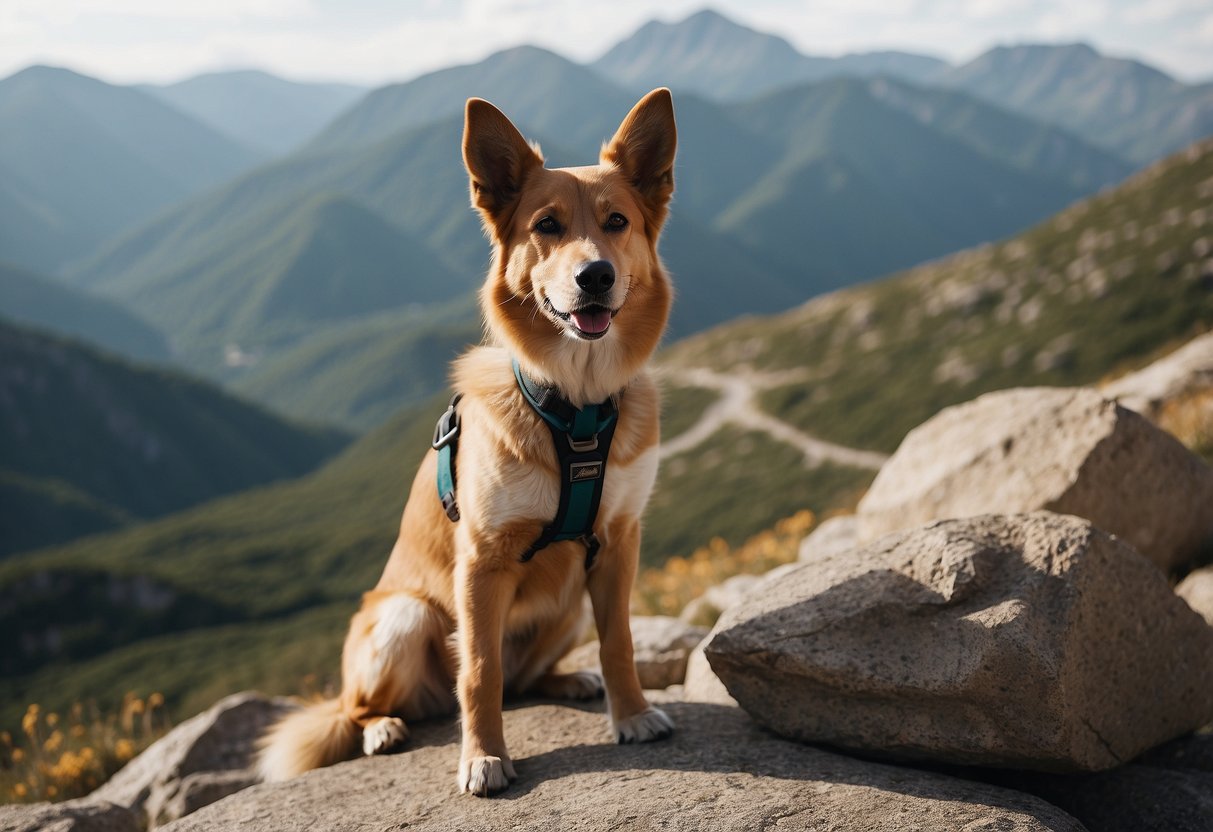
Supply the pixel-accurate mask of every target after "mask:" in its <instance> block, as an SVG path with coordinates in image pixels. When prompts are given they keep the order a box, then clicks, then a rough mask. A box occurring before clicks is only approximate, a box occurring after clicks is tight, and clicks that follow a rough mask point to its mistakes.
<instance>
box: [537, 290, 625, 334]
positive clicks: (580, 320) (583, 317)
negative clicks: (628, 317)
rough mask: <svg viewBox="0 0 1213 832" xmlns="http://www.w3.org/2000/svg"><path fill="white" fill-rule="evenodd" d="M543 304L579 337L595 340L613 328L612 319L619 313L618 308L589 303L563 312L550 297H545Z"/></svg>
mask: <svg viewBox="0 0 1213 832" xmlns="http://www.w3.org/2000/svg"><path fill="white" fill-rule="evenodd" d="M543 305H544V307H546V308H547V310H548V311H549V312H551V313H552V314H553V315H555V316H556V317H557V318H559V319H560V320H561V321H564V323H565V324H566V325H567V326H568V327H569V328H570V329H572V330H573V334H575V335H576V336H577V337H578V338H584V339H586V340H587V341H594V340H597V339H598V338H601V337H602V336H604V335H606V333H607V330H608V329H610V328H611V319H612V318H614V317H615V316H616V315H618V314H619V310H618V309H611V308H609V307H606V306H602V305H600V304H596V303H595V304H589V305H588V306H582V307H580V308H579V309H573V310H570V311H568V312H561V311H560V310H559V309H557V308H556V307H555V306H553V305H552V301H551V300H550V299H549V298H544V299H543Z"/></svg>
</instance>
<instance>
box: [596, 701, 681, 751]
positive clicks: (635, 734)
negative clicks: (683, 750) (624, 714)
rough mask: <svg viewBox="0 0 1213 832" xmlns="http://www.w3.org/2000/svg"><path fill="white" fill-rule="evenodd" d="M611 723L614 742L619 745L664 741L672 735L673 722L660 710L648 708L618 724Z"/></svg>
mask: <svg viewBox="0 0 1213 832" xmlns="http://www.w3.org/2000/svg"><path fill="white" fill-rule="evenodd" d="M611 722H612V727H613V728H614V729H615V741H616V742H618V743H619V744H620V745H623V744H624V743H632V742H653V741H654V740H664V739H665V738H666V737H668V736H670V735H671V734H673V733H674V721H673V720H672V719H670V718H669V717H668V716H666V714H665V711H663V710H661V709H660V708H654V707H652V706H649V707H648V708H646V709H645V710H643V711H641V712H640V713H638V714H636V715H635V716H630V717H628V718H627V719H623V720H620V721H619V722H615V721H614V720H612V721H611Z"/></svg>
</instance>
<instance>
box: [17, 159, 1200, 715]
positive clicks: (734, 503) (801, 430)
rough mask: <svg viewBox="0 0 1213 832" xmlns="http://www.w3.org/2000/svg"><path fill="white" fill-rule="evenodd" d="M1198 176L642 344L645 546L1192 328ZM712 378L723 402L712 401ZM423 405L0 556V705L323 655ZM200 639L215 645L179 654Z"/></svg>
mask: <svg viewBox="0 0 1213 832" xmlns="http://www.w3.org/2000/svg"><path fill="white" fill-rule="evenodd" d="M1211 188H1213V141H1209V142H1205V143H1203V144H1201V145H1198V146H1196V147H1194V148H1192V149H1191V150H1190V151H1188V152H1185V153H1183V154H1180V155H1178V156H1176V157H1173V158H1171V159H1168V160H1167V161H1166V162H1164V163H1162V164H1160V165H1158V166H1156V167H1154V168H1151V169H1150V170H1148V171H1145V172H1143V173H1142V174H1139V175H1138V176H1136V177H1134V178H1133V179H1131V180H1129V181H1128V182H1126V183H1125V184H1124V185H1122V186H1121V187H1119V188H1117V189H1115V190H1111V191H1108V192H1106V193H1103V194H1101V195H1099V196H1097V197H1094V198H1092V199H1090V200H1087V201H1086V202H1083V203H1080V204H1078V205H1076V206H1074V207H1072V208H1070V209H1068V210H1067V211H1065V212H1063V213H1061V214H1059V215H1057V216H1056V217H1054V218H1053V219H1051V220H1048V221H1047V222H1045V223H1042V224H1039V225H1038V226H1036V227H1035V228H1033V229H1031V230H1029V231H1027V232H1025V233H1024V234H1022V235H1019V236H1018V237H1016V238H1013V239H1011V240H1007V241H1005V242H1003V243H999V244H997V245H990V246H984V247H982V248H978V249H974V250H972V251H968V252H964V253H962V254H959V255H956V256H954V257H951V258H948V259H946V260H942V261H939V262H937V263H932V264H928V265H925V266H922V267H920V268H918V269H915V270H912V271H910V272H906V273H903V274H900V275H896V276H894V277H891V278H888V279H886V280H882V281H878V282H875V283H871V284H867V285H864V286H859V287H854V288H851V289H846V290H842V291H839V292H836V293H834V294H832V295H829V296H826V297H823V298H819V299H816V300H813V301H811V302H809V303H807V304H805V305H804V306H801V307H799V308H797V309H794V310H791V311H789V312H786V313H784V314H782V315H778V316H774V317H766V318H752V319H749V320H742V321H738V322H735V323H731V324H727V325H724V326H720V327H717V328H715V329H713V330H710V331H708V332H705V333H703V334H701V335H698V336H695V337H692V338H689V339H686V340H684V341H682V342H680V343H678V344H675V345H673V346H672V347H671V348H669V349H668V350H667V351H665V352H664V353H663V354H662V356H661V359H660V362H659V365H660V370H661V374H662V378H663V381H664V384H665V386H666V388H667V395H666V402H665V408H664V410H665V414H666V415H665V417H664V426H663V429H664V435H665V444H666V447H667V455H666V458H665V459H664V460H663V465H662V470H661V474H660V479H659V483H658V489H657V492H656V494H655V496H654V499H653V501H652V503H651V505H650V510H649V512H648V515H647V517H646V524H645V543H644V549H643V553H642V557H643V560H644V562H645V563H646V564H650V565H652V564H658V563H661V562H663V561H664V560H665V559H667V558H668V557H669V556H671V555H674V554H686V553H689V552H690V551H692V550H693V549H694V548H695V547H697V546H700V545H702V544H704V543H706V542H707V541H708V540H709V539H710V538H711V537H712V536H713V535H716V534H721V535H722V536H724V537H725V538H726V539H728V540H730V541H732V542H734V543H736V542H740V541H741V540H744V539H745V538H746V537H747V536H748V535H749V534H751V533H753V532H755V531H757V530H759V529H763V528H767V527H770V526H771V525H772V524H773V523H774V521H775V520H776V519H778V518H779V517H783V516H787V515H789V514H791V513H793V512H794V511H796V510H798V509H801V508H804V507H806V506H807V507H811V508H813V509H814V510H815V511H817V512H818V513H819V514H822V513H825V512H828V511H829V510H830V509H831V508H838V507H843V506H846V505H847V504H848V503H853V502H854V500H855V499H856V497H857V496H858V493H859V492H860V491H861V490H862V489H863V488H864V487H865V486H866V485H867V483H868V482H869V481H870V479H871V477H872V475H873V469H872V464H873V463H871V462H870V461H868V460H869V459H871V455H865V454H856V453H855V452H854V451H852V450H851V449H852V448H858V449H873V450H876V451H889V450H892V449H893V448H894V447H895V446H896V444H897V443H898V441H899V440H900V438H901V437H902V435H904V433H905V432H906V431H907V430H908V429H909V428H911V427H913V426H914V425H916V424H918V423H920V422H921V421H923V419H925V418H926V417H927V416H929V415H931V414H933V413H934V412H936V411H937V410H938V409H939V408H941V407H943V406H946V405H948V404H952V403H955V402H958V401H961V400H964V399H968V398H971V397H973V396H975V395H977V394H979V393H981V392H983V391H985V390H990V389H995V388H999V387H1006V386H1012V385H1020V384H1076V383H1086V382H1093V381H1096V380H1099V379H1100V378H1103V377H1105V376H1106V375H1108V374H1110V373H1113V372H1117V371H1123V370H1128V369H1131V368H1133V367H1137V366H1141V365H1143V364H1145V363H1147V362H1148V361H1150V360H1151V359H1152V358H1153V357H1154V356H1155V355H1156V354H1158V353H1159V352H1161V351H1163V350H1164V349H1166V348H1167V347H1168V346H1171V345H1173V344H1175V343H1176V342H1178V341H1181V340H1183V339H1185V338H1186V337H1187V336H1190V335H1191V334H1193V333H1195V332H1199V331H1202V330H1204V329H1208V328H1210V327H1213V262H1210V260H1211V257H1213V248H1210V245H1211V244H1210V242H1209V241H1210V239H1211V237H1213V216H1211V215H1210V214H1209V212H1208V208H1207V206H1208V204H1209V201H1210V197H1211V196H1213V190H1210V189H1211ZM737 391H740V393H741V395H740V398H738V397H737V395H736V394H737ZM726 400H731V401H734V403H735V404H736V405H737V406H734V407H727V408H724V410H723V411H715V410H714V408H715V406H716V405H717V404H719V403H721V402H725V401H726ZM747 403H748V406H749V407H751V408H752V409H747ZM443 404H444V401H443V397H442V396H439V397H436V398H434V399H432V400H430V401H429V402H428V403H427V404H425V405H423V406H420V407H418V408H416V409H414V410H411V411H406V412H403V413H401V414H399V415H398V416H396V417H395V418H393V419H392V420H390V421H389V422H388V423H387V424H385V425H384V426H383V427H382V428H380V429H378V430H376V431H373V432H371V433H369V434H368V435H367V436H366V437H364V438H363V439H362V440H360V441H359V442H358V443H356V444H355V445H353V446H352V447H350V448H349V449H348V450H347V451H346V452H345V453H344V454H342V455H341V456H340V457H338V458H337V459H335V460H333V461H332V462H331V463H329V464H328V465H327V466H325V467H324V468H323V469H321V470H319V471H317V472H315V473H313V474H311V475H309V476H307V477H304V478H302V479H300V480H297V481H294V482H289V483H282V484H278V485H273V486H270V487H267V488H263V489H260V490H257V491H254V492H250V493H245V494H240V495H237V496H233V497H229V498H225V499H221V500H218V501H215V502H213V503H210V504H207V505H204V506H200V507H197V508H194V509H191V510H189V511H186V512H182V513H179V514H176V515H173V516H171V517H168V518H165V519H162V520H159V521H156V522H154V523H150V524H147V525H144V526H141V527H138V528H134V529H130V530H126V531H121V532H117V533H114V534H110V535H106V536H102V537H94V538H90V539H89V540H88V541H87V542H86V543H79V544H76V545H72V546H67V547H62V548H59V549H55V550H48V551H42V552H38V553H33V554H30V555H27V556H22V557H18V558H15V559H11V560H10V561H9V562H8V563H7V564H4V565H0V610H12V617H11V618H7V619H4V620H3V626H4V627H5V628H6V631H11V632H16V633H18V634H20V636H21V638H18V639H10V640H9V641H8V642H7V643H6V644H7V646H6V648H5V649H7V651H8V652H7V653H4V654H2V655H0V661H2V662H3V668H2V669H3V670H4V674H3V679H4V681H3V682H2V683H0V701H4V702H7V703H12V704H11V705H10V706H8V709H7V710H6V711H4V713H3V715H2V716H0V721H3V722H5V723H6V724H7V723H11V722H12V720H14V719H16V718H18V717H19V710H18V708H19V707H20V703H23V702H26V701H35V700H36V701H39V702H41V703H43V705H44V706H47V707H59V706H61V705H62V704H63V703H66V702H70V701H71V700H72V699H73V698H78V697H81V696H85V695H88V696H95V697H98V698H101V699H103V700H104V699H105V698H106V697H107V696H109V697H110V698H111V699H112V700H114V701H116V699H117V698H118V697H120V696H121V693H122V692H123V691H125V690H127V689H129V688H130V687H131V686H132V684H134V682H133V681H132V680H137V684H139V685H142V686H145V687H144V688H143V690H144V691H145V692H146V691H147V690H151V689H159V690H162V691H163V692H164V693H165V694H166V695H168V696H169V697H170V700H171V701H173V702H174V703H176V704H178V705H179V706H180V707H181V712H185V713H188V712H192V710H194V709H197V708H198V707H201V706H202V705H204V704H207V703H209V702H211V701H213V700H214V699H215V698H216V697H217V696H218V695H219V694H221V693H225V692H228V691H230V690H233V689H236V688H239V687H247V686H257V687H261V688H262V689H265V690H270V691H276V690H296V689H298V686H299V685H300V684H301V681H300V680H301V679H302V678H303V676H305V675H306V674H309V673H315V672H320V673H322V674H323V673H328V672H331V670H332V668H334V667H335V664H334V663H335V661H336V655H337V653H338V650H339V646H340V640H341V637H342V631H343V627H344V620H345V617H346V616H347V615H348V614H349V612H350V611H351V610H352V609H353V607H354V605H355V603H356V598H357V595H358V593H359V592H360V591H362V590H363V589H365V588H366V587H367V586H368V585H370V583H371V582H372V581H373V580H374V579H375V576H376V575H377V574H378V572H379V570H380V569H381V568H382V563H383V558H384V556H385V553H386V551H387V549H388V547H389V546H390V544H391V541H392V539H393V537H394V534H395V527H396V523H397V521H398V515H399V511H400V508H401V506H402V504H403V501H404V498H405V494H406V489H407V487H408V483H409V481H410V479H411V476H412V472H413V470H414V468H415V466H416V464H417V461H418V460H419V459H420V457H421V455H422V454H423V453H424V452H425V449H426V448H427V447H428V441H429V438H430V432H431V430H432V426H433V420H434V418H435V416H436V414H437V413H438V412H440V410H441V409H442V407H443ZM701 422H702V423H703V424H705V425H707V426H708V430H707V431H706V433H705V435H704V437H703V440H702V441H694V436H693V434H690V433H688V431H689V429H691V428H692V427H693V426H696V425H698V424H700V423H701ZM680 436H682V437H683V438H682V439H680V438H679V437H680ZM688 436H689V437H691V440H689V441H688V439H687V437H688ZM814 437H820V438H822V439H826V440H832V441H833V442H836V443H840V445H841V446H843V447H839V446H837V445H836V446H822V445H821V443H817V445H811V443H807V442H805V441H804V440H806V439H813V438H814ZM846 446H849V447H846ZM165 552H172V553H173V556H172V557H168V558H166V557H164V553H165ZM136 575H137V576H142V577H141V578H140V580H141V581H143V582H144V583H143V584H142V585H143V586H144V587H145V588H146V591H147V592H149V593H150V595H151V597H154V598H160V599H167V600H164V601H162V602H160V603H158V604H153V605H151V607H150V608H148V609H142V610H141V611H139V612H138V613H137V614H136V611H133V610H132V609H131V604H132V602H131V601H130V600H129V598H130V597H131V593H132V592H133V590H130V589H128V590H125V594H123V592H117V593H116V594H112V595H111V594H107V593H106V592H104V591H103V588H104V587H107V586H111V585H114V586H118V587H128V586H129V584H130V581H131V578H129V577H126V576H136ZM38 587H41V589H37V591H35V589H36V588H38ZM54 611H59V612H58V613H56V612H54ZM65 611H66V612H65ZM53 615H66V616H68V618H67V620H56V619H54V618H53ZM48 616H52V617H48ZM115 620H117V621H122V622H124V623H123V625H122V627H120V628H116V627H100V626H98V622H101V621H115ZM152 633H158V635H155V636H154V637H153V636H151V634H152ZM52 636H53V637H54V639H55V641H53V642H52V641H49V639H51V638H52ZM51 643H55V644H58V645H59V646H58V648H57V652H55V651H48V650H46V649H45V648H44V647H42V645H47V644H51ZM22 644H30V645H35V646H37V647H35V648H31V649H30V650H25V649H24V648H21V647H20V646H19V645H22ZM215 645H220V646H221V647H222V651H223V652H222V656H223V659H222V666H219V665H217V664H216V662H217V661H218V660H217V659H215V660H212V659H205V658H201V657H202V656H203V654H205V655H207V656H217V655H219V653H218V652H217V651H216V650H215V649H214V648H215ZM283 645H287V647H285V648H284V647H283ZM181 655H191V656H194V655H197V656H199V657H200V658H199V661H197V662H194V661H191V662H180V661H173V660H172V657H174V656H181ZM69 660H70V661H71V662H72V664H71V673H65V672H64V667H65V666H66V665H65V664H63V663H65V662H67V661H69ZM106 692H109V693H106Z"/></svg>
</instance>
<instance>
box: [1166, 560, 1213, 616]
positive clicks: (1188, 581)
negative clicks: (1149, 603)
mask: <svg viewBox="0 0 1213 832" xmlns="http://www.w3.org/2000/svg"><path fill="white" fill-rule="evenodd" d="M1175 594H1176V595H1178V596H1179V597H1180V598H1182V599H1184V600H1185V601H1187V602H1188V606H1189V607H1191V608H1192V609H1194V610H1196V611H1197V612H1198V613H1200V614H1201V615H1202V616H1204V619H1205V621H1208V622H1209V625H1210V626H1213V566H1206V567H1205V568H1204V569H1197V570H1196V571H1195V572H1191V573H1189V574H1188V575H1187V577H1185V578H1184V579H1183V580H1182V581H1180V582H1179V584H1178V585H1177V586H1176V587H1175Z"/></svg>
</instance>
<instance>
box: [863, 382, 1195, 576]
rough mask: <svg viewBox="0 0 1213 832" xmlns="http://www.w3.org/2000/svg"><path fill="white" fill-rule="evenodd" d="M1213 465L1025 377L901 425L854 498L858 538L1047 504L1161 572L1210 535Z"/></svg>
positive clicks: (1088, 401) (1156, 432)
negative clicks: (900, 434) (1028, 384)
mask: <svg viewBox="0 0 1213 832" xmlns="http://www.w3.org/2000/svg"><path fill="white" fill-rule="evenodd" d="M1211 507H1213V468H1210V467H1209V466H1208V465H1206V464H1205V463H1204V462H1203V461H1201V460H1200V459H1199V458H1198V457H1197V456H1195V455H1194V454H1192V453H1191V452H1190V451H1188V450H1187V449H1186V448H1185V447H1184V446H1183V445H1181V444H1180V443H1179V441H1178V440H1176V439H1175V438H1174V437H1173V436H1171V435H1170V434H1168V433H1166V432H1165V431H1163V430H1160V429H1159V428H1157V427H1155V426H1154V425H1152V424H1150V422H1148V421H1147V420H1146V419H1145V418H1143V417H1142V416H1140V415H1138V414H1137V413H1134V412H1133V411H1131V410H1126V409H1125V408H1123V407H1120V406H1119V405H1117V404H1115V403H1114V402H1111V401H1108V400H1105V399H1104V398H1103V397H1102V396H1100V395H1099V394H1098V393H1096V392H1094V391H1092V390H1087V389H1061V388H1044V387H1040V388H1024V389H1017V390H1003V391H999V392H996V393H989V394H987V395H984V396H981V397H979V398H977V399H974V400H973V401H970V402H966V403H965V404H960V405H956V406H955V407H949V408H947V409H945V410H943V411H941V412H940V413H939V414H937V415H936V416H934V417H933V418H931V419H929V420H928V421H926V422H925V423H923V424H922V425H919V426H918V427H917V428H915V429H914V430H912V431H910V433H909V435H907V436H906V438H905V440H904V441H903V442H902V443H901V447H899V448H898V449H897V452H896V453H895V454H893V456H892V458H890V459H889V461H888V463H886V464H885V466H884V467H883V468H882V469H881V470H880V473H879V474H878V475H877V476H876V479H875V480H874V481H873V483H872V487H871V488H870V489H868V492H867V494H866V495H864V498H863V500H862V501H860V504H859V510H858V513H859V536H860V540H861V541H864V542H870V541H872V540H875V539H876V538H878V537H880V536H881V535H883V534H886V533H888V532H891V531H896V530H899V529H907V528H913V527H916V526H920V525H922V524H924V523H929V522H931V521H934V520H940V519H945V518H950V517H969V516H973V515H978V514H986V513H990V512H999V513H1013V512H1026V511H1034V510H1037V509H1047V510H1049V511H1055V512H1058V513H1061V514H1074V515H1077V516H1079V517H1085V518H1087V519H1088V520H1090V521H1091V522H1092V523H1094V524H1095V525H1096V526H1098V527H1099V528H1101V529H1103V530H1104V531H1107V532H1110V533H1112V534H1115V535H1118V536H1120V537H1122V538H1124V539H1125V540H1126V541H1128V542H1129V543H1130V544H1131V545H1132V546H1134V547H1135V548H1136V549H1137V550H1138V551H1140V552H1141V553H1142V554H1144V555H1146V556H1147V557H1148V558H1150V559H1151V560H1152V561H1154V562H1155V563H1156V564H1158V566H1159V567H1160V568H1162V569H1163V570H1164V571H1168V572H1169V571H1172V570H1174V569H1176V568H1177V567H1180V566H1182V565H1183V564H1185V563H1187V562H1189V561H1190V560H1191V559H1192V558H1193V557H1194V556H1195V555H1196V554H1197V553H1198V552H1200V551H1201V549H1202V547H1203V546H1204V545H1206V544H1207V543H1208V542H1209V540H1210V539H1213V508H1211Z"/></svg>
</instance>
